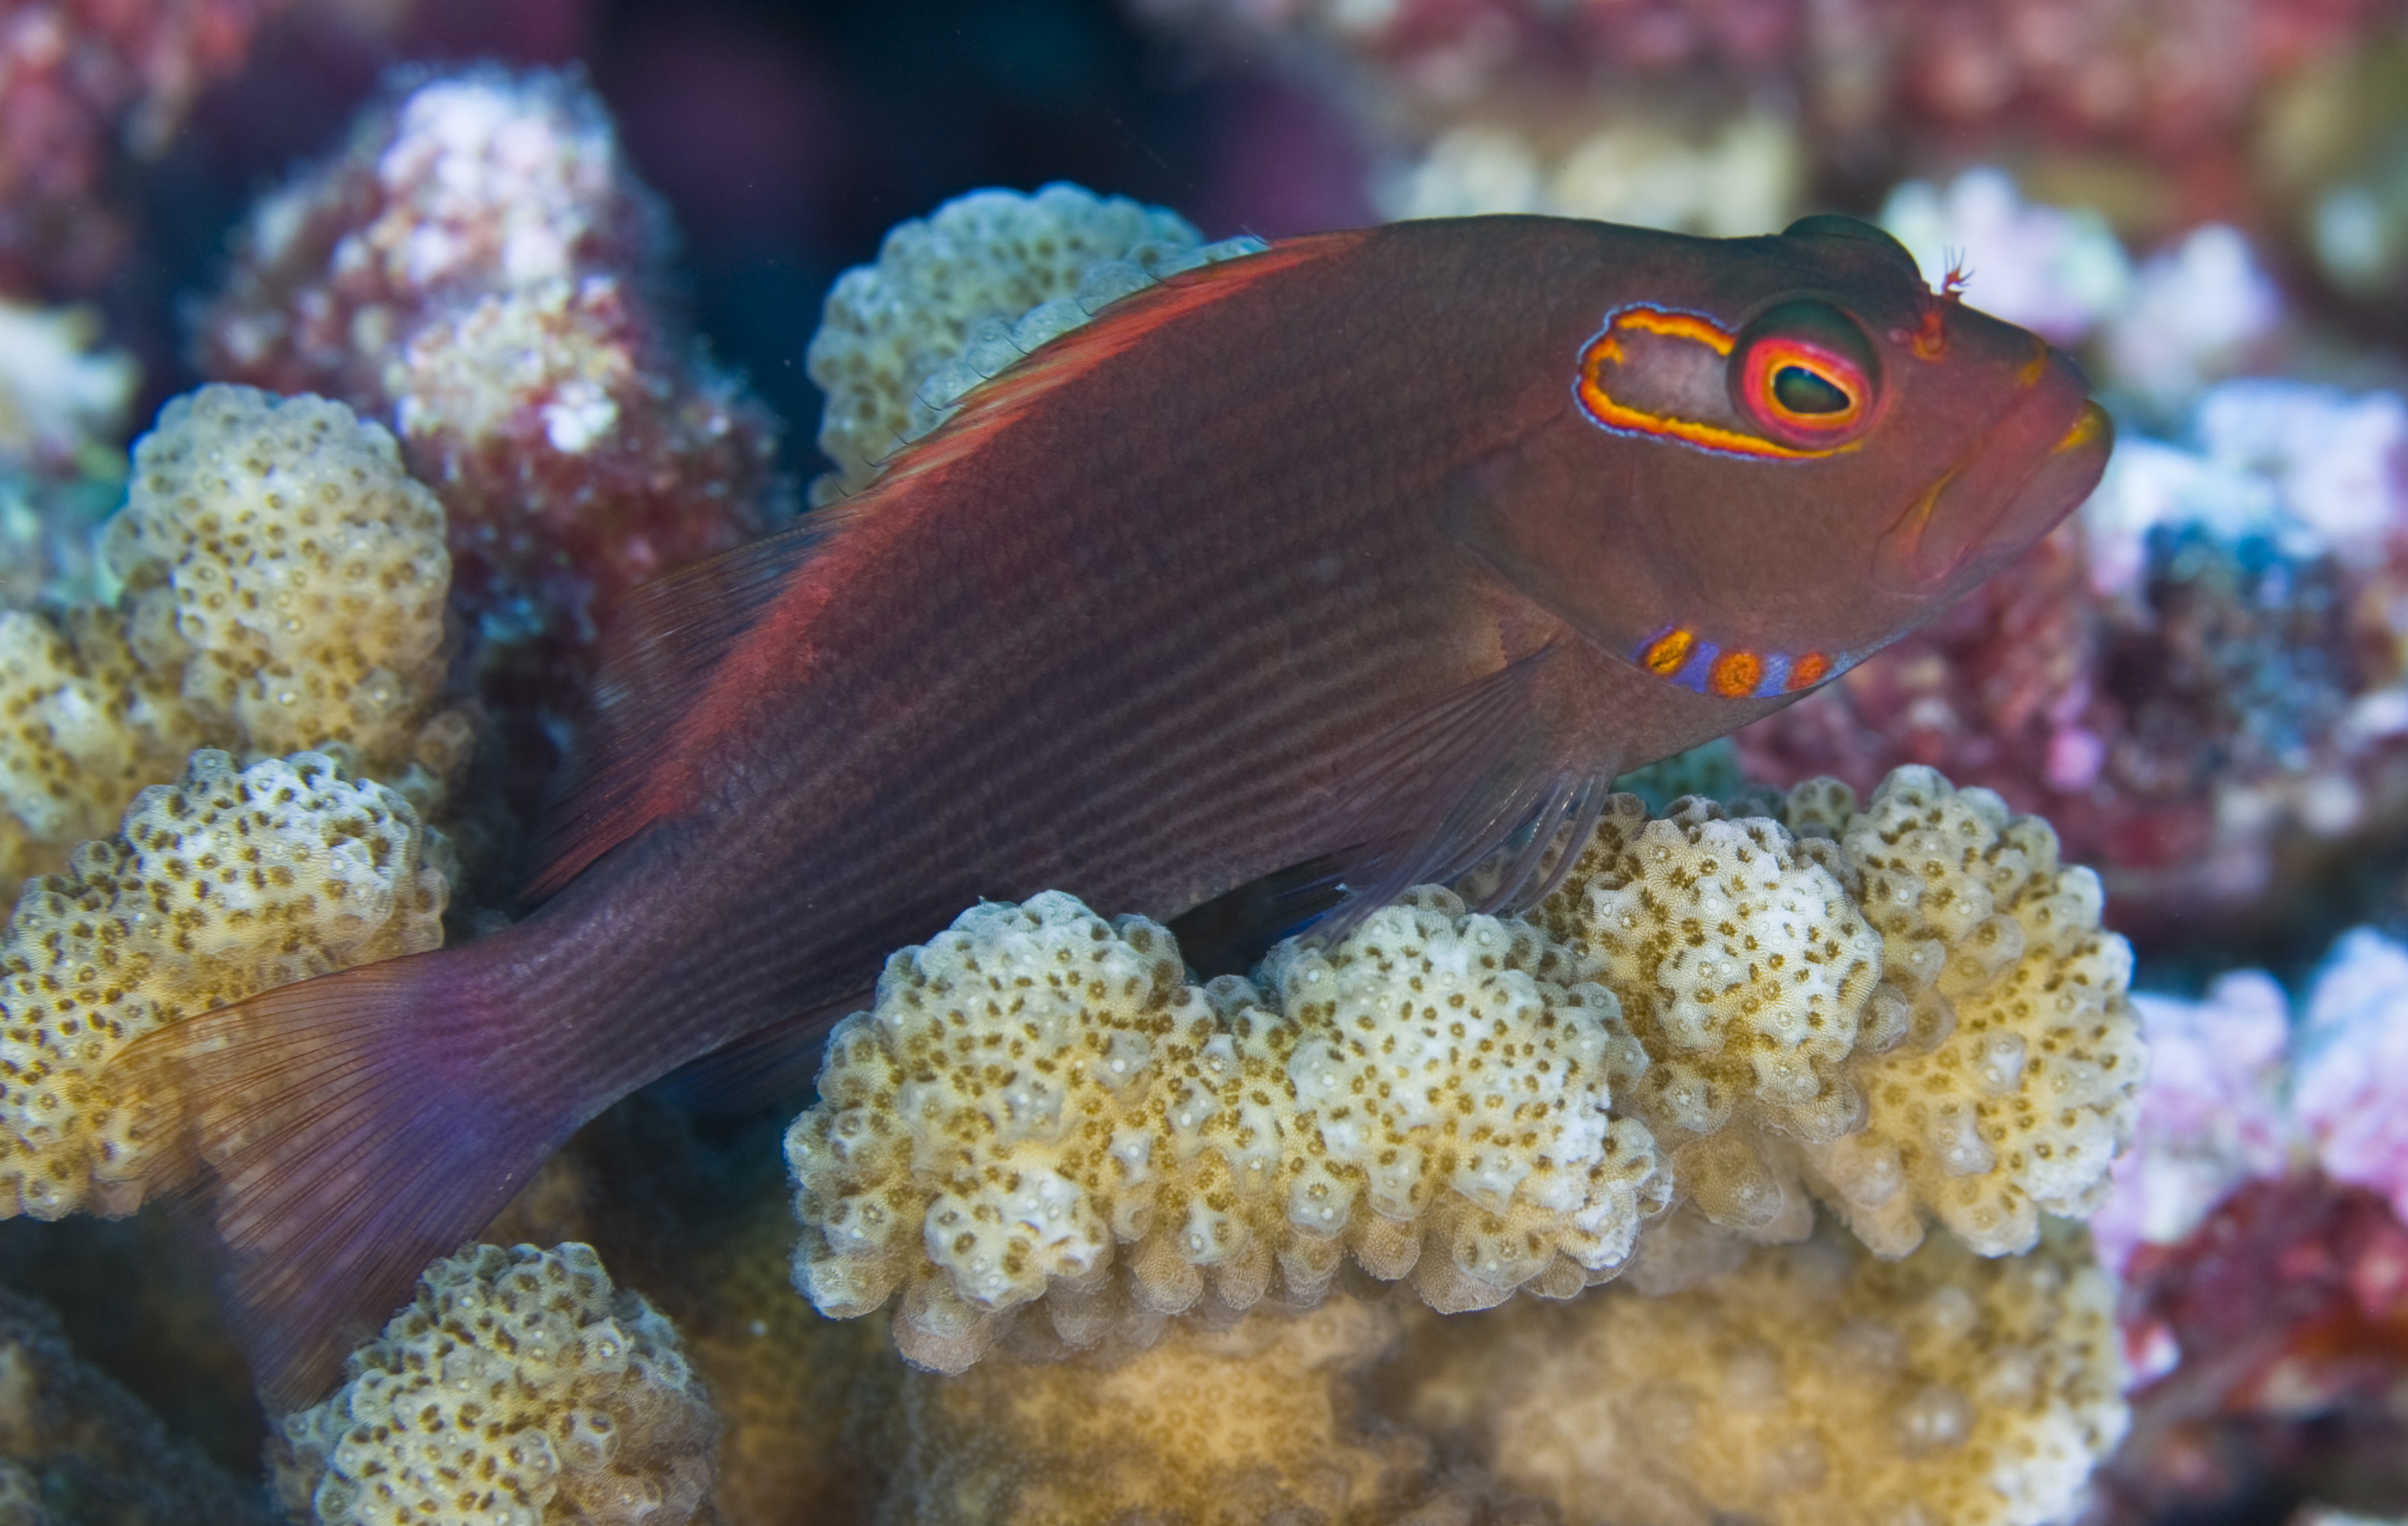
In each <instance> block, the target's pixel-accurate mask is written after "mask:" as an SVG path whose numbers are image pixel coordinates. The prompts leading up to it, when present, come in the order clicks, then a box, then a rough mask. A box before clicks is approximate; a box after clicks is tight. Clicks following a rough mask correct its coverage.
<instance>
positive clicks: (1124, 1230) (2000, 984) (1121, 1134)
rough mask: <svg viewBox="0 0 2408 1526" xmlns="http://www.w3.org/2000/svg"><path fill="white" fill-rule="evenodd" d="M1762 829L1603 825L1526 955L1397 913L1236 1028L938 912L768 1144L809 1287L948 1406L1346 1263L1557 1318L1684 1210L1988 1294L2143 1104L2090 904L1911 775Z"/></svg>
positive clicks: (1118, 930) (2010, 834)
mask: <svg viewBox="0 0 2408 1526" xmlns="http://www.w3.org/2000/svg"><path fill="white" fill-rule="evenodd" d="M1785 813H1786V815H1787V818H1788V825H1787V826H1785V825H1784V824H1783V823H1781V822H1777V821H1773V820H1770V819H1768V818H1761V817H1758V818H1747V819H1740V820H1732V819H1729V818H1727V816H1726V815H1725V814H1724V813H1723V811H1722V808H1720V807H1719V806H1715V805H1713V803H1712V802H1709V801H1705V800H1700V799H1685V800H1683V801H1679V802H1676V803H1675V805H1674V806H1673V808H1672V809H1671V811H1670V813H1669V814H1668V815H1665V816H1663V817H1660V818H1655V819H1651V818H1650V817H1649V816H1648V813H1647V812H1646V809H1645V807H1644V806H1643V805H1642V804H1641V802H1640V801H1639V800H1638V799H1635V798H1633V797H1629V796H1621V797H1617V798H1615V799H1614V800H1613V802H1612V803H1611V804H1610V806H1609V808H1608V809H1607V811H1606V812H1605V813H1604V817H1603V819H1602V821H1601V823H1600V825H1599V826H1598V829H1597V831H1596V833H1595V835H1594V836H1593V837H1592V838H1591V839H1590V840H1589V841H1588V842H1585V843H1584V844H1581V845H1579V851H1578V855H1577V857H1576V859H1575V862H1574V863H1573V864H1572V865H1571V866H1570V871H1569V872H1568V874H1567V877H1566V879H1565V882H1564V884H1563V885H1562V887H1561V888H1560V889H1559V890H1557V891H1556V892H1555V894H1554V895H1553V896H1551V897H1550V898H1549V899H1548V900H1546V901H1545V902H1544V903H1543V904H1542V905H1541V906H1540V907H1539V908H1537V909H1536V911H1535V912H1534V914H1533V920H1532V921H1531V922H1527V923H1526V922H1521V921H1516V920H1512V919H1500V918H1497V917H1490V916H1483V915H1477V914H1469V913H1467V912H1466V911H1465V909H1464V904H1463V902H1462V900H1459V899H1458V898H1457V897H1456V896H1455V895H1454V894H1453V893H1452V892H1450V891H1447V890H1444V889H1441V888H1439V887H1435V886H1426V887H1424V888H1423V889H1420V890H1417V891H1414V892H1412V894H1411V895H1409V896H1408V897H1407V898H1406V900H1404V901H1402V902H1401V903H1399V904H1398V905H1394V906H1390V907H1387V908H1383V910H1381V911H1379V912H1376V913H1374V914H1371V915H1370V916H1369V917H1368V918H1367V919H1366V920H1365V921H1364V923H1363V924H1362V926H1361V927H1360V928H1358V929H1356V930H1355V932H1353V933H1352V934H1350V935H1349V936H1348V937H1346V938H1345V939H1344V940H1343V941H1341V942H1340V943H1338V944H1337V945H1336V946H1334V947H1331V948H1328V949H1323V948H1321V947H1319V946H1317V945H1316V944H1315V943H1312V942H1310V941H1306V942H1291V943H1286V944H1283V945H1282V946H1281V947H1280V948H1278V949H1275V950H1274V951H1273V952H1272V954H1271V955H1270V957H1269V958H1268V959H1267V960H1266V961H1265V963H1264V965H1263V967H1262V969H1261V970H1260V971H1259V972H1257V973H1258V978H1259V979H1260V981H1261V983H1262V984H1261V986H1259V987H1257V986H1254V985H1250V984H1248V983H1247V982H1244V981H1241V980H1237V979H1234V978H1231V977H1223V978H1221V979H1219V980H1215V981H1213V982H1211V984H1210V985H1209V986H1201V987H1198V986H1191V985H1188V984H1187V983H1186V982H1185V980H1184V978H1183V968H1182V966H1181V964H1180V960H1179V956H1178V950H1177V948H1176V946H1175V944H1173V943H1172V942H1171V939H1170V936H1169V934H1168V932H1167V931H1165V930H1164V929H1162V928H1160V927H1158V926H1156V925H1154V924H1153V923H1151V922H1147V921H1145V920H1144V919H1143V918H1137V917H1127V918H1123V919H1122V920H1121V921H1120V922H1119V923H1117V924H1107V923H1105V922H1104V921H1103V920H1102V919H1101V918H1100V917H1098V916H1097V915H1096V914H1094V913H1092V912H1089V911H1088V910H1087V909H1086V908H1084V907H1082V906H1081V905H1079V904H1078V903H1077V902H1076V901H1074V900H1070V899H1069V898H1068V897H1066V896H1062V895H1059V894H1054V895H1047V896H1041V897H1039V898H1037V899H1035V900H1031V901H1029V902H1028V903H1026V904H1025V905H1024V906H1018V907H1014V906H1009V905H1000V904H996V905H986V906H982V907H979V908H977V909H975V910H973V911H971V912H969V913H967V914H964V915H963V917H962V918H961V919H960V920H959V921H957V922H956V923H955V924H954V927H953V929H952V930H951V931H949V932H947V933H945V934H943V935H941V936H939V938H938V939H936V940H935V941H933V942H932V943H929V944H928V945H927V946H926V947H925V948H914V949H906V950H904V951H903V952H902V953H900V954H898V955H896V957H894V958H893V959H892V960H890V961H889V962H888V965H887V969H886V972H885V974H884V976H883V977H882V980H881V982H880V986H879V991H878V1000H877V1004H876V1006H875V1007H874V1008H873V1009H872V1010H871V1011H869V1012H867V1013H863V1014H857V1015H854V1016H853V1017H851V1018H848V1019H847V1020H846V1021H845V1022H843V1023H841V1024H839V1026H838V1028H837V1029H836V1031H835V1032H834V1033H833V1034H832V1035H831V1037H830V1040H829V1045H828V1052H827V1060H826V1066H825V1069H824V1072H823V1073H822V1075H821V1078H820V1101H819V1102H818V1104H817V1105H816V1106H815V1107H813V1108H812V1109H811V1110H810V1111H809V1112H807V1113H805V1114H804V1115H803V1116H801V1117H800V1118H798V1119H796V1122H795V1124H794V1126H793V1128H792V1129H791V1130H789V1131H788V1134H787V1141H786V1149H787V1159H788V1162H789V1165H790V1167H791V1168H792V1170H793V1173H794V1176H795V1179H796V1184H797V1187H798V1188H799V1190H798V1192H797V1195H796V1210H797V1213H798V1215H799V1216H800V1217H801V1218H802V1220H803V1222H804V1224H805V1225H806V1227H807V1231H808V1232H807V1234H806V1237H805V1240H804V1242H803V1245H801V1247H800V1248H799V1249H798V1251H797V1255H796V1282H797V1285H798V1286H799V1287H801V1288H803V1289H804V1291H805V1292H806V1293H808V1294H809V1295H810V1298H811V1300H812V1301H813V1303H816V1304H817V1305H818V1306H819V1307H820V1309H821V1310H822V1312H824V1313H826V1314H829V1315H833V1316H839V1317H845V1316H852V1315H858V1314H862V1313H866V1312H867V1311H868V1310H870V1309H873V1308H876V1307H878V1306H879V1305H881V1304H882V1303H884V1302H885V1301H886V1300H887V1299H888V1298H889V1297H891V1296H892V1295H894V1294H895V1293H896V1292H897V1291H898V1290H899V1291H900V1292H901V1293H902V1295H903V1302H902V1306H901V1309H900V1311H899V1312H898V1314H897V1316H896V1322H895V1332H896V1342H897V1344H898V1345H899V1346H901V1347H902V1349H903V1351H904V1352H905V1354H906V1355H907V1356H909V1357H910V1358H911V1359H912V1360H914V1361H916V1362H919V1363H921V1364H923V1365H926V1366H931V1367H935V1368H938V1369H939V1370H943V1371H949V1372H950V1371H958V1370H960V1369H961V1368H963V1367H964V1366H966V1365H968V1363H969V1362H971V1361H974V1360H977V1358H978V1357H979V1356H980V1355H981V1354H982V1352H983V1351H984V1350H985V1348H986V1347H987V1346H989V1345H990V1344H991V1343H992V1342H993V1341H994V1340H995V1339H996V1336H997V1335H998V1334H1000V1333H1001V1332H1002V1331H1003V1330H1004V1329H1005V1328H1006V1326H1007V1324H1008V1323H1009V1322H1010V1321H1011V1318H1012V1317H1013V1315H1014V1313H1015V1311H1017V1310H1020V1309H1021V1308H1023V1307H1024V1306H1025V1305H1031V1304H1039V1303H1041V1305H1042V1307H1043V1309H1044V1312H1045V1314H1046V1316H1047V1317H1048V1318H1049V1320H1050V1322H1051V1326H1052V1331H1053V1333H1054V1336H1056V1337H1058V1338H1059V1339H1060V1340H1061V1341H1063V1342H1066V1343H1068V1345H1070V1346H1086V1345H1091V1344H1093V1343H1095V1342H1096V1341H1097V1340H1100V1339H1102V1338H1104V1337H1105V1336H1106V1335H1108V1334H1118V1335H1121V1336H1124V1337H1129V1338H1135V1339H1139V1340H1143V1339H1146V1338H1150V1335H1151V1332H1152V1331H1153V1329H1154V1327H1155V1326H1156V1325H1158V1324H1159V1322H1160V1321H1161V1319H1162V1318H1163V1317H1166V1316H1169V1315H1175V1314H1179V1313H1182V1312H1183V1311H1185V1310H1187V1309H1188V1308H1190V1307H1191V1306H1193V1305H1195V1304H1197V1302H1198V1301H1199V1300H1201V1299H1203V1298H1204V1297H1205V1296H1206V1295H1207V1294H1208V1293H1209V1294H1211V1298H1212V1299H1213V1300H1214V1302H1215V1303H1216V1304H1217V1306H1219V1307H1222V1308H1226V1309H1232V1310H1235V1309H1244V1308H1247V1307H1250V1306H1252V1305H1253V1304H1254V1303H1256V1302H1257V1301H1259V1300H1261V1299H1263V1298H1265V1297H1266V1296H1271V1297H1273V1298H1275V1299H1276V1300H1278V1301H1281V1302H1286V1303H1310V1302H1312V1301H1313V1300H1314V1299H1317V1298H1318V1297H1320V1296H1321V1294H1322V1292H1323V1291H1324V1290H1325V1289H1326V1288H1327V1286H1328V1285H1329V1282H1330V1279H1331V1277H1332V1276H1333V1275H1334V1274H1336V1272H1337V1270H1338V1268H1339V1266H1340V1261H1341V1260H1342V1259H1343V1258H1344V1257H1346V1256H1350V1255H1351V1256H1352V1257H1353V1259H1354V1260H1355V1261H1356V1262H1357V1263H1359V1264H1360V1265H1361V1266H1362V1267H1363V1268H1364V1270H1366V1271H1367V1272H1369V1273H1370V1274H1373V1275H1374V1276H1378V1277H1382V1278H1387V1279H1391V1280H1394V1279H1398V1278H1403V1277H1406V1276H1411V1277H1412V1280H1413V1285H1414V1288H1415V1290H1416V1291H1417V1292H1419V1293H1420V1295H1421V1296H1422V1298H1423V1299H1424V1301H1425V1302H1426V1303H1429V1304H1430V1305H1431V1306H1432V1307H1434V1308H1437V1309H1440V1310H1441V1311H1446V1312H1455V1311H1462V1310H1469V1309H1478V1308H1485V1307H1488V1306H1490V1305H1492V1304H1495V1303H1500V1302H1502V1301H1503V1300H1504V1299H1506V1298H1508V1297H1510V1296H1511V1295H1512V1293H1513V1292H1514V1291H1515V1290H1517V1289H1519V1288H1526V1287H1527V1288H1530V1289H1532V1290H1533V1291H1536V1292H1539V1293H1542V1294H1545V1295H1548V1296H1551V1297H1555V1298H1569V1297H1570V1296H1572V1295H1573V1294H1575V1293H1578V1292H1579V1291H1580V1290H1581V1289H1582V1288H1584V1287H1585V1286H1588V1285H1590V1284H1593V1283H1597V1282H1600V1281H1604V1280H1606V1279H1608V1278H1610V1277H1612V1276H1613V1275H1614V1274H1616V1273H1618V1272H1619V1271H1621V1270H1622V1269H1623V1268H1624V1266H1625V1265H1626V1264H1627V1262H1628V1261H1629V1260H1630V1258H1631V1256H1632V1253H1633V1249H1634V1246H1635V1245H1644V1244H1646V1243H1647V1242H1646V1241H1645V1240H1643V1239H1642V1238H1641V1229H1642V1226H1644V1225H1645V1224H1646V1222H1647V1221H1648V1220H1650V1219H1652V1218H1653V1217H1655V1216H1656V1215H1657V1214H1658V1213H1660V1212H1661V1211H1662V1210H1663V1209H1664V1208H1665V1207H1667V1206H1668V1205H1669V1204H1670V1203H1671V1202H1674V1201H1675V1200H1676V1199H1677V1200H1678V1201H1680V1202H1684V1203H1685V1204H1687V1206H1688V1208H1689V1209H1690V1210H1692V1211H1693V1212H1694V1214H1695V1215H1697V1216H1702V1218H1703V1219H1705V1220H1707V1221H1710V1222H1711V1223H1712V1224H1713V1226H1716V1227H1718V1228H1717V1230H1716V1231H1713V1232H1718V1233H1721V1234H1724V1235H1730V1234H1737V1235H1740V1236H1742V1237H1744V1238H1748V1239H1755V1240H1758V1241H1771V1242H1780V1241H1789V1240H1796V1239H1799V1238H1801V1237H1802V1236H1804V1235H1806V1234H1807V1233H1809V1232H1810V1231H1812V1229H1813V1222H1814V1218H1813V1198H1814V1197H1816V1196H1820V1197H1822V1198H1824V1199H1826V1200H1828V1202H1831V1203H1832V1205H1833V1206H1834V1207H1835V1208H1836V1209H1838V1211H1839V1212H1840V1213H1841V1214H1842V1216H1843V1217H1844V1218H1845V1219H1846V1221H1847V1223H1848V1224H1849V1226H1850V1227H1851V1228H1852V1229H1853V1230H1854V1231H1856V1235H1857V1237H1858V1238H1859V1239H1860V1240H1862V1241H1863V1243H1864V1244H1865V1245H1868V1246H1870V1247H1871V1249H1872V1250H1874V1251H1875V1252H1877V1253H1878V1254H1881V1255H1883V1256H1887V1257H1893V1258H1894V1257H1899V1256H1903V1255H1905V1254H1906V1253H1907V1252H1909V1251H1911V1250H1913V1249H1914V1246H1915V1245H1917V1244H1918V1243H1919V1242H1920V1240H1921V1239H1922V1237H1923V1233H1924V1225H1925V1223H1926V1221H1927V1220H1928V1219H1934V1218H1936V1219H1938V1220H1939V1221H1940V1222H1941V1223H1942V1224H1944V1225H1946V1226H1947V1228H1948V1229H1949V1230H1950V1231H1953V1232H1954V1234H1955V1235H1956V1237H1957V1239H1958V1240H1959V1241H1961V1242H1962V1243H1963V1244H1964V1245H1967V1246H1969V1247H1971V1249H1973V1250H1974V1251H1977V1252H1979V1253H1980V1254H1983V1255H1985V1256H1999V1255H2003V1254H2009V1253H2014V1252H2020V1251H2026V1250H2028V1249H2030V1248H2031V1246H2032V1245H2034V1244H2035V1243H2036V1242H2037V1240H2038V1238H2039V1235H2040V1216H2041V1215H2042V1213H2053V1214H2060V1215H2068V1216H2079V1215H2083V1214H2086V1213H2087V1212H2088V1211H2089V1210H2090V1209H2091V1208H2093V1207H2095V1206H2096V1205H2097V1203H2098V1202H2099V1201H2100V1198H2101V1197H2102V1196H2103V1194H2104V1192H2105V1189H2106V1184H2107V1168H2108V1163H2109V1161H2110V1159H2112V1157H2113V1156H2114V1153H2115V1151H2116V1150H2117V1149H2118V1148H2120V1147H2121V1145H2123V1143H2124V1142H2125V1141H2126V1140H2127V1139H2128V1136H2129V1133H2130V1130H2131V1119H2132V1115H2133V1110H2134V1095H2133V1094H2134V1090H2135V1087H2136V1086H2137V1084H2138V1082H2139V1079H2140V1075H2141V1071H2142V1068H2143V1050H2142V1047H2141V1044H2140V1038H2139V1029H2138V1024H2137V1022H2136V1021H2135V1019H2134V1016H2133V1015H2132V1011H2131V1008H2130V1005H2129V1003H2128V1001H2127V1000H2126V998H2125V995H2124V983H2125V979H2126V975H2127V973H2128V969H2129V962H2130V957H2129V954H2128V950H2127V949H2126V948H2125V945H2124V943H2123V942H2122V940H2120V939H2118V938H2115V937H2114V936H2113V935H2112V934H2107V933H2103V932H2101V931H2100V929H2099V924H2098V918H2099V910H2100V897H2099V892H2098V884H2097V881H2096V879H2095V877H2093V876H2092V875H2090V873H2089V872H2088V871H2085V870H2079V869H2073V870H2068V869H2063V868H2060V867H2059V866H2058V864H2057V854H2056V843H2055V840H2054V838H2053V837H2052V836H2051V835H2050V833H2049V830H2048V828H2047V826H2046V825H2045V824H2044V823H2042V822H2038V821H2035V820H2032V819H2030V818H2028V817H2010V816H2009V815H2008V814H2007V813H2006V811H2005V809H2004V807H2003V806H2002V805H2000V802H1999V800H1998V799H1997V797H1995V796H1992V795H1990V794H1988V793H1987V792H1986V791H1982V790H1965V791H1958V790H1956V789H1954V788H1952V787H1951V786H1950V785H1948V783H1947V781H1945V780H1943V779H1942V778H1941V777H1940V776H1939V775H1937V774H1935V773H1933V772H1931V771H1930V770H1928V769H1903V770H1899V771H1898V772H1897V773H1895V774H1893V775H1891V776H1890V778H1889V779H1888V780H1887V781H1885V783H1884V785H1882V787H1881V789H1880V790H1879V791H1878V792H1876V794H1875V795H1874V797H1873V799H1872V800H1871V802H1870V803H1868V804H1867V805H1866V806H1865V807H1864V808H1863V809H1862V810H1859V809H1857V807H1856V801H1855V799H1854V798H1853V796H1851V795H1849V794H1848V792H1847V791H1846V790H1845V789H1844V787H1843V786H1841V785H1836V784H1834V783H1832V782H1830V781H1828V780H1826V781H1817V782H1813V783H1810V784H1808V785H1801V786H1800V787H1799V789H1798V790H1797V791H1796V792H1794V793H1793V794H1792V795H1791V796H1790V797H1789V798H1788V800H1787V801H1786V803H1785ZM1793 828H1795V831H1796V832H1797V834H1799V835H1794V836H1793V832H1792V829H1793ZM1676 1280H1677V1279H1676Z"/></svg>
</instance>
